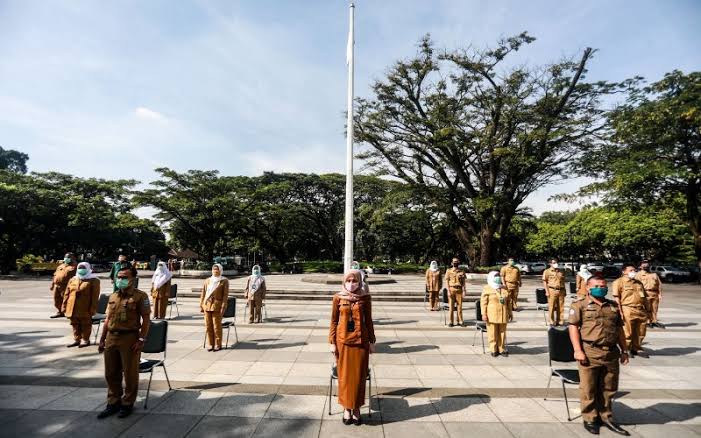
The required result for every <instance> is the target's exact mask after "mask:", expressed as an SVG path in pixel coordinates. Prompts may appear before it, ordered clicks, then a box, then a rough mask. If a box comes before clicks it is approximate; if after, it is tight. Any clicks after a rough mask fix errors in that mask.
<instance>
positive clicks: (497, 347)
mask: <svg viewBox="0 0 701 438" xmlns="http://www.w3.org/2000/svg"><path fill="white" fill-rule="evenodd" d="M487 337H489V351H491V352H492V353H503V352H505V351H506V324H495V323H491V322H488V323H487Z"/></svg>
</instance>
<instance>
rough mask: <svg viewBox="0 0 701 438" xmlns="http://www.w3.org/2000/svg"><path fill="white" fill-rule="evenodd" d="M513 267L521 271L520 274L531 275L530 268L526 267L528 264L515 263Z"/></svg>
mask: <svg viewBox="0 0 701 438" xmlns="http://www.w3.org/2000/svg"><path fill="white" fill-rule="evenodd" d="M514 266H515V267H517V268H518V269H519V271H521V274H524V275H527V274H530V273H531V267H530V266H528V263H516V264H515V265H514Z"/></svg>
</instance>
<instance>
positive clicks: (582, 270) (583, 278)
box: [576, 265, 591, 298]
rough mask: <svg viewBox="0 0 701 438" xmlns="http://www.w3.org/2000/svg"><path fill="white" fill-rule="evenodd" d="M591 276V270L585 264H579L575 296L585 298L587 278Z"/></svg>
mask: <svg viewBox="0 0 701 438" xmlns="http://www.w3.org/2000/svg"><path fill="white" fill-rule="evenodd" d="M589 277H591V272H589V269H587V265H581V266H580V267H579V272H577V285H576V286H577V296H578V297H580V298H585V297H586V296H587V293H588V292H587V280H589Z"/></svg>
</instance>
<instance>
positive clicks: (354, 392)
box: [329, 269, 375, 425]
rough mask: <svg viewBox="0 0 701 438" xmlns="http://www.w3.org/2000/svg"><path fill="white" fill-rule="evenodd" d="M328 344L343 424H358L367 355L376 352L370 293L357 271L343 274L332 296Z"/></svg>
mask: <svg viewBox="0 0 701 438" xmlns="http://www.w3.org/2000/svg"><path fill="white" fill-rule="evenodd" d="M329 344H330V348H331V353H333V355H334V356H335V357H336V365H337V371H338V403H339V404H340V405H341V406H343V409H344V412H343V424H346V425H349V424H354V423H355V424H356V425H360V423H361V420H360V407H361V406H363V405H364V404H365V381H366V380H367V377H368V363H369V359H370V353H374V352H375V328H374V327H373V324H372V301H371V299H370V291H369V289H368V287H367V285H366V284H363V279H362V274H361V272H360V271H359V270H357V269H353V270H350V271H348V273H346V275H344V277H343V284H342V286H341V291H340V292H339V293H337V294H336V295H334V297H333V307H332V309H331V326H330V328H329Z"/></svg>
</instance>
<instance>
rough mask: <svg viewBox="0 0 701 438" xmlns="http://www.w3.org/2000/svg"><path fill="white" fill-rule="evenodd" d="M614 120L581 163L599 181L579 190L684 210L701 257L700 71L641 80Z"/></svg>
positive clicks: (611, 199) (614, 200) (609, 199)
mask: <svg viewBox="0 0 701 438" xmlns="http://www.w3.org/2000/svg"><path fill="white" fill-rule="evenodd" d="M610 120H611V128H612V132H611V142H608V143H601V144H599V145H598V147H596V148H595V149H593V150H592V151H591V152H590V153H589V154H588V156H587V160H585V161H584V163H586V166H583V168H582V169H581V171H582V172H583V173H584V174H585V175H588V176H591V177H595V178H597V179H599V180H600V181H599V182H596V183H593V184H590V185H588V186H587V187H584V188H583V189H582V190H581V194H584V195H591V194H595V193H598V194H602V195H603V196H604V199H605V201H607V202H608V203H611V204H616V203H628V204H630V203H633V204H637V205H639V206H649V205H657V206H662V207H671V208H675V209H677V210H678V211H681V212H683V215H682V217H683V218H684V220H685V221H686V222H687V224H688V226H689V229H690V231H691V233H692V235H693V237H694V247H695V253H696V258H697V260H698V262H699V263H701V72H692V73H689V74H684V73H682V72H681V71H678V70H675V71H672V72H671V73H668V74H666V75H665V77H664V78H663V79H662V80H660V81H658V82H655V83H653V84H650V85H648V86H640V83H639V82H638V83H637V84H635V86H634V87H633V88H632V91H631V92H630V95H629V96H628V99H627V101H626V102H625V103H623V104H621V105H620V106H619V107H618V108H616V109H615V111H613V112H612V113H611V115H610Z"/></svg>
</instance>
